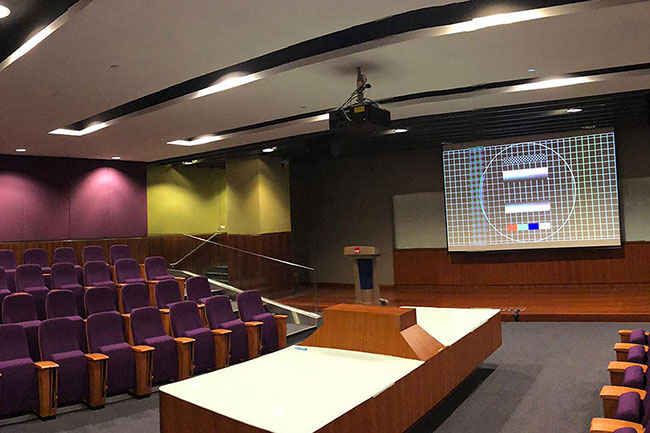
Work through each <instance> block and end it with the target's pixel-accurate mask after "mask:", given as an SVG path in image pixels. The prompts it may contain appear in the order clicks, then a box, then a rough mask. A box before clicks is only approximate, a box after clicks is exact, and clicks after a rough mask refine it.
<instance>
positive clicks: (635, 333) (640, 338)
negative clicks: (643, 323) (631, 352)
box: [630, 329, 648, 345]
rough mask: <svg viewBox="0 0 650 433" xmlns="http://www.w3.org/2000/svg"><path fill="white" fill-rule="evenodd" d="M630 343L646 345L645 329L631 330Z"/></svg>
mask: <svg viewBox="0 0 650 433" xmlns="http://www.w3.org/2000/svg"><path fill="white" fill-rule="evenodd" d="M630 343H634V344H643V345H647V344H648V338H647V336H646V335H645V329H633V330H632V332H631V333H630Z"/></svg>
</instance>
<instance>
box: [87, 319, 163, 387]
mask: <svg viewBox="0 0 650 433" xmlns="http://www.w3.org/2000/svg"><path fill="white" fill-rule="evenodd" d="M86 332H87V335H88V348H89V349H90V351H92V352H98V353H103V354H104V355H107V356H108V394H120V393H123V392H126V391H131V392H133V393H134V394H135V395H136V396H139V397H142V396H146V395H148V394H150V393H151V385H152V384H151V380H152V373H153V351H154V348H153V347H151V346H130V345H129V344H128V343H127V342H126V341H125V338H124V328H123V322H122V317H121V316H120V313H117V312H105V313H96V314H93V315H89V316H88V321H87V323H86Z"/></svg>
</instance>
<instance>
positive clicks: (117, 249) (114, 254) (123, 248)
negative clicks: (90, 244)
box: [108, 244, 131, 266]
mask: <svg viewBox="0 0 650 433" xmlns="http://www.w3.org/2000/svg"><path fill="white" fill-rule="evenodd" d="M108 255H109V256H110V257H109V258H110V259H111V265H113V266H115V265H116V264H117V261H118V260H121V259H130V258H131V250H129V246H128V245H121V244H117V245H111V247H110V248H109V249H108Z"/></svg>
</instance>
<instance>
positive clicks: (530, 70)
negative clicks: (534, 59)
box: [528, 68, 537, 74]
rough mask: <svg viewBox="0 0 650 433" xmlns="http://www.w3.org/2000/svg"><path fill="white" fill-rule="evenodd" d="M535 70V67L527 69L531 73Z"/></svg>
mask: <svg viewBox="0 0 650 433" xmlns="http://www.w3.org/2000/svg"><path fill="white" fill-rule="evenodd" d="M536 71H537V69H535V68H529V69H528V72H530V73H531V74H532V73H533V72H536Z"/></svg>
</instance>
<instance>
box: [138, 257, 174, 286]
mask: <svg viewBox="0 0 650 433" xmlns="http://www.w3.org/2000/svg"><path fill="white" fill-rule="evenodd" d="M144 273H145V274H146V276H147V280H149V281H157V280H173V279H174V277H172V276H171V275H169V272H168V271H167V261H166V260H165V258H164V257H160V256H154V257H147V258H146V259H144Z"/></svg>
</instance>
